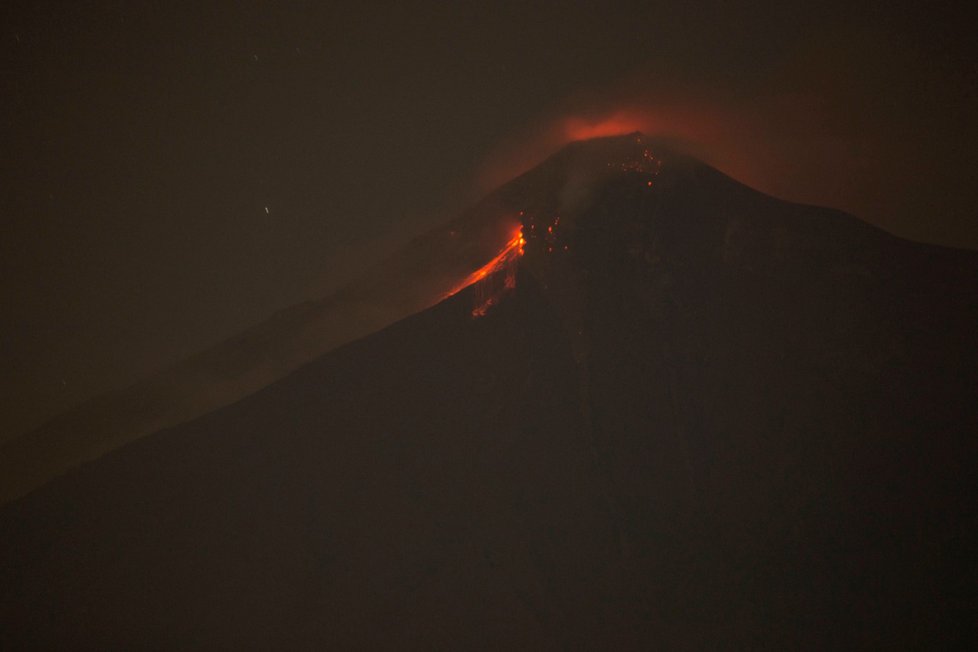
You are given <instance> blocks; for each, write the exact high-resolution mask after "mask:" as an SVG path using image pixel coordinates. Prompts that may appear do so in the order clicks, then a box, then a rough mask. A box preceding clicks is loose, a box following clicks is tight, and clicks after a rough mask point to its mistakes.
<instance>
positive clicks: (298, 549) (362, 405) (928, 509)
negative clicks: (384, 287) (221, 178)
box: [0, 134, 978, 650]
mask: <svg viewBox="0 0 978 652" xmlns="http://www.w3.org/2000/svg"><path fill="white" fill-rule="evenodd" d="M472 215H477V216H482V217H480V220H482V221H481V222H479V223H480V224H485V225H490V224H491V225H496V226H492V227H491V228H490V227H489V226H486V227H485V228H486V229H487V231H486V232H492V233H494V234H496V235H494V237H495V238H496V249H497V250H496V251H495V252H493V253H492V254H491V255H486V256H483V257H482V259H480V262H479V265H487V267H484V268H483V269H484V272H485V273H483V274H480V273H479V271H478V265H475V266H472V267H471V268H470V269H469V272H468V276H465V275H463V278H465V279H467V282H470V283H469V284H468V285H467V286H466V287H464V288H462V289H459V288H457V287H452V285H451V284H450V283H449V284H447V285H446V287H445V291H444V294H445V295H446V296H447V298H445V299H444V300H443V301H441V302H440V303H437V305H434V306H432V307H430V308H427V309H425V310H423V311H421V312H418V313H417V314H414V315H412V316H410V317H407V318H405V319H402V320H400V321H398V322H396V323H394V324H392V325H390V326H388V327H387V328H384V329H383V330H380V331H379V332H376V333H373V334H371V335H368V336H367V337H363V338H360V339H357V340H355V341H353V342H350V343H348V344H346V345H344V346H341V347H340V348H337V349H335V350H332V351H329V352H327V353H325V354H323V355H319V356H318V357H315V358H314V359H312V360H311V361H309V362H308V363H307V364H305V365H303V366H301V367H300V368H298V369H297V370H295V371H292V372H291V373H288V374H287V375H285V376H284V377H283V378H281V379H279V380H277V381H276V382H273V383H271V384H269V385H267V386H265V387H263V388H261V389H260V390H259V391H257V392H255V393H253V394H250V395H249V396H246V397H244V398H242V399H241V400H239V401H237V402H234V403H232V404H230V405H226V406H224V407H221V408H220V409H217V410H214V411H211V412H208V413H206V414H203V415H201V416H199V417H197V418H195V419H192V420H190V421H187V422H185V423H182V424H178V425H175V426H173V427H169V428H166V429H163V430H160V431H158V432H155V433H153V434H151V435H148V436H145V437H143V438H141V439H138V440H136V441H132V442H131V443H128V444H127V445H125V446H122V447H121V448H118V449H117V450H115V451H113V452H111V453H109V454H107V455H104V456H102V457H100V458H99V459H97V460H95V461H92V462H90V463H88V464H85V465H83V466H80V467H78V468H75V469H73V470H71V471H69V472H68V473H66V474H65V475H63V476H61V477H58V478H57V479H55V480H53V481H50V482H48V483H46V484H45V485H44V486H42V487H40V488H38V489H36V490H34V491H33V492H31V493H29V494H27V495H26V496H23V497H21V498H19V499H17V500H15V501H13V502H10V503H8V504H7V505H5V506H4V507H3V508H2V509H0V648H2V649H4V650H20V649H145V648H154V649H324V648H328V649H403V648H419V649H534V650H543V649H571V648H572V649H649V648H655V647H661V648H665V649H718V648H719V649H727V648H747V647H749V648H774V649H795V648H816V649H851V648H881V647H895V648H920V647H928V648H930V647H937V648H957V647H964V646H965V645H969V644H970V643H973V642H974V635H975V632H974V627H975V626H974V623H975V622H976V619H975V605H976V594H975V587H976V586H978V572H976V568H975V562H974V556H973V551H974V550H975V545H976V543H978V541H976V536H975V535H976V530H978V522H976V516H975V510H974V496H975V489H976V487H975V471H976V462H978V455H976V453H978V444H976V433H978V401H976V400H975V397H976V396H978V350H976V347H975V346H974V334H975V332H976V327H978V254H976V253H974V252H970V251H960V250H953V249H947V248H941V247H935V246H929V245H922V244H917V243H913V242H909V241H905V240H901V239H899V238H896V237H893V236H891V235H889V234H887V233H885V232H883V231H880V230H878V229H876V228H874V227H871V226H869V225H867V224H865V223H863V222H860V221H859V220H857V219H856V218H854V217H852V216H849V215H846V214H844V213H841V212H838V211H834V210H829V209H823V208H817V207H812V206H803V205H797V204H790V203H786V202H783V201H780V200H777V199H774V198H771V197H768V196H765V195H762V194H760V193H757V192H755V191H753V190H751V189H750V188H747V187H745V186H743V185H741V184H739V183H737V182H736V181H734V180H732V179H730V178H728V177H726V176H725V175H723V174H722V173H721V172H719V171H717V170H715V169H712V168H710V167H709V166H706V165H704V164H702V163H699V162H697V161H695V160H692V159H689V158H686V157H684V156H682V155H680V154H676V153H673V152H670V151H669V150H668V148H667V147H666V146H665V145H663V144H659V143H657V142H656V141H654V140H651V139H649V138H647V137H645V136H643V135H641V134H630V135H627V136H620V137H612V138H602V139H595V140H590V141H584V142H578V143H573V144H571V145H569V146H568V147H566V148H565V149H563V150H561V151H560V152H558V153H557V154H555V155H554V156H552V157H551V158H550V159H548V160H547V161H545V162H544V163H543V164H541V165H540V166H539V167H537V168H535V169H533V170H531V171H529V172H527V173H526V174H524V175H522V176H520V177H518V178H517V179H515V180H513V181H512V182H510V183H509V184H506V185H505V186H503V187H502V188H500V189H499V190H497V191H496V192H494V193H493V194H492V195H490V196H489V197H488V198H487V199H486V200H484V201H483V202H482V203H480V204H479V205H478V206H477V207H475V208H474V209H473V211H472V212H471V213H470V214H469V217H468V218H466V219H473V218H471V216H472ZM490 218H491V219H490ZM465 223H466V224H470V223H473V222H465ZM459 224H462V222H456V223H455V226H454V227H452V228H451V229H448V230H446V232H445V233H446V238H448V237H450V236H449V235H448V233H449V232H450V231H451V230H454V229H455V228H456V227H458V226H459ZM497 227H498V228H497ZM514 243H516V244H515V245H514ZM436 244H437V243H433V244H432V245H431V246H432V247H433V248H437V247H436ZM473 270H475V271H473ZM229 346H230V347H231V349H233V346H231V345H229Z"/></svg>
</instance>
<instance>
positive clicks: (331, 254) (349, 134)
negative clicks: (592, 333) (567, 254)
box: [0, 1, 978, 439]
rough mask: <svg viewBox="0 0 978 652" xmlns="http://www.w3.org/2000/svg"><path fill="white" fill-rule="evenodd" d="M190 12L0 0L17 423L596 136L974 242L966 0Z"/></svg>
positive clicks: (292, 294) (915, 235)
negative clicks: (616, 132) (648, 134)
mask: <svg viewBox="0 0 978 652" xmlns="http://www.w3.org/2000/svg"><path fill="white" fill-rule="evenodd" d="M201 4H203V5H204V6H203V7H199V6H197V4H196V3H186V4H185V5H183V4H181V5H180V7H179V8H177V3H136V2H64V3H50V2H36V1H31V2H15V1H8V2H4V3H3V8H2V9H0V28H2V31H0V42H2V58H0V129H2V131H0V142H2V146H3V152H4V156H3V158H2V163H0V164H2V166H3V173H2V174H3V183H2V188H3V202H2V204H0V226H2V231H0V301H2V306H3V310H2V312H0V373H2V376H0V392H2V395H3V402H2V405H3V409H2V410H0V419H2V420H0V439H6V438H9V437H10V436H13V435H15V434H17V433H18V432H21V431H23V430H25V429H27V428H29V427H31V426H34V425H37V424H38V423H39V422H40V421H43V420H44V419H46V418H49V417H50V416H52V415H53V414H55V413H56V412H58V411H59V410H61V409H64V408H66V407H68V406H70V405H73V404H76V403H78V402H79V401H81V400H84V399H86V398H89V397H91V396H94V395H96V394H99V393H102V392H104V391H107V390H109V389H112V388H118V387H121V386H125V385H127V384H129V383H130V382H132V381H134V380H136V379H137V378H140V377H142V376H145V375H146V374H148V373H151V372H153V371H154V370H157V369H159V368H161V367H163V366H166V365H168V364H171V363H173V362H175V361H177V360H179V359H181V358H184V357H186V356H188V355H190V354H192V353H194V352H196V351H198V350H200V349H202V348H203V347H205V346H207V345H210V344H213V343H216V342H218V341H220V340H222V339H224V338H226V337H228V336H230V335H232V334H234V333H236V332H238V331H240V330H242V329H243V328H245V327H248V326H250V325H253V324H255V323H257V322H259V321H261V320H262V319H264V318H265V317H267V316H268V315H269V314H271V313H272V312H274V311H275V310H278V309H281V308H284V307H286V306H289V305H291V304H293V303H296V302H298V301H301V300H305V299H311V298H316V297H320V296H322V295H323V294H325V293H326V292H328V291H329V289H330V288H334V287H336V286H337V285H338V284H340V283H342V282H343V281H344V280H347V279H349V278H351V277H352V276H354V275H355V274H356V273H357V271H359V270H362V269H364V268H365V267H366V266H368V265H370V264H371V263H373V262H376V261H377V260H378V259H380V258H381V257H382V256H384V255H385V254H387V253H389V252H390V251H392V250H393V248H395V247H396V246H397V245H398V243H401V242H403V241H405V240H406V239H407V238H409V237H411V236H413V235H416V234H418V233H420V232H422V231H423V230H424V229H426V228H428V227H431V226H433V225H436V224H438V223H440V222H443V221H444V220H446V219H447V218H448V217H449V216H450V215H451V214H452V213H453V212H454V211H455V210H458V209H460V208H462V207H464V206H465V205H466V204H467V203H468V202H471V201H472V200H473V199H475V198H476V197H477V196H478V194H479V193H480V192H481V191H484V190H486V189H487V188H488V187H491V186H492V185H493V184H494V183H495V182H498V181H502V180H504V179H505V178H506V177H508V176H511V175H513V174H516V173H518V172H520V171H521V169H522V168H525V167H526V166H527V165H530V164H532V163H534V162H535V161H537V160H539V159H540V158H541V157H543V156H545V155H546V154H547V153H549V152H550V151H553V149H555V148H556V147H559V145H560V144H561V143H562V142H565V141H566V140H567V139H568V138H570V137H573V136H574V135H580V134H586V133H589V130H592V131H600V130H601V128H603V127H602V125H608V124H619V123H620V124H621V126H622V127H632V126H635V125H634V124H633V123H638V126H641V127H642V128H643V129H644V130H646V131H657V132H659V133H660V135H664V136H667V137H674V138H677V139H679V140H682V141H684V142H686V143H687V144H688V145H689V147H690V149H691V150H692V151H695V152H696V153H697V154H698V155H699V156H701V157H702V158H704V159H705V160H707V161H708V162H711V163H713V164H715V165H717V166H718V167H720V168H721V169H723V170H725V171H727V172H729V173H730V174H732V175H733V176H735V177H736V178H738V179H741V180H743V181H745V182H747V183H749V184H750V185H753V186H755V187H758V188H759V189H761V190H765V191H767V192H771V193H773V194H776V195H778V196H782V197H785V198H789V199H794V200H799V201H806V202H811V203H818V204H822V205H827V206H833V207H838V208H842V209H845V210H848V211H850V212H853V213H854V214H856V215H857V216H859V217H861V218H862V219H865V220H867V221H869V222H872V223H874V224H877V225H879V226H881V227H883V228H885V229H887V230H889V231H891V232H893V233H895V234H897V235H901V236H904V237H908V238H911V239H915V240H923V241H927V242H933V243H938V244H943V245H949V246H956V247H967V248H978V225H976V221H975V219H974V217H975V211H974V206H975V201H976V199H978V196H976V195H978V190H976V188H978V184H976V183H975V178H976V172H978V165H976V162H975V154H974V152H975V146H976V145H978V136H976V129H978V128H976V126H975V116H976V115H978V99H976V88H978V73H976V64H975V61H976V60H978V59H976V57H975V53H974V51H973V49H974V48H973V46H972V45H971V44H970V42H971V40H973V33H972V32H973V23H972V22H971V21H968V20H967V19H966V11H967V10H966V8H964V7H962V10H961V11H960V12H958V13H957V14H955V13H954V12H950V11H945V10H940V11H936V10H933V9H931V8H930V7H927V6H924V5H923V4H921V7H920V8H919V9H916V10H913V11H903V10H896V9H894V8H892V7H890V5H889V4H888V3H878V6H877V7H875V8H873V7H872V6H870V5H863V4H859V3H853V2H838V3H825V2H819V3H812V4H811V5H800V4H795V3H791V2H776V3H768V4H766V5H763V6H762V5H750V6H746V5H735V4H734V3H724V2H700V3H694V4H695V9H693V8H690V7H689V6H684V5H685V4H690V3H675V4H665V3H636V4H634V5H632V4H629V3H608V2H573V3H568V2H550V3H525V2H515V3H466V4H461V3H458V4H452V3H430V4H429V5H427V6H417V5H409V3H391V4H378V3H361V2H356V3H350V4H349V5H347V6H343V5H342V4H341V3H334V2H310V3H307V4H296V5H289V8H284V5H285V3H257V2H205V3H201ZM962 4H964V3H962ZM469 5H471V6H469ZM935 11H936V12H935ZM592 127H593V129H591V128H592Z"/></svg>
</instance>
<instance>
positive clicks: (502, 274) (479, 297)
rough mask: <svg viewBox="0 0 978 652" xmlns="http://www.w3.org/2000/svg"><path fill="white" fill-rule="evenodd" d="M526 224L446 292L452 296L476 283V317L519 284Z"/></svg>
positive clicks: (473, 312) (518, 227) (474, 311)
mask: <svg viewBox="0 0 978 652" xmlns="http://www.w3.org/2000/svg"><path fill="white" fill-rule="evenodd" d="M525 244H526V240H524V239H523V227H522V225H519V226H517V227H516V231H515V233H514V234H513V236H512V237H511V238H510V239H509V240H508V241H507V242H506V245H505V246H504V247H503V249H502V251H500V252H499V253H498V254H496V256H495V257H494V258H493V259H492V260H490V261H489V262H488V263H486V264H485V265H483V266H482V267H480V268H479V269H477V270H475V271H474V272H472V273H471V274H469V275H468V276H467V277H465V280H464V281H462V282H461V283H459V284H458V285H457V286H456V287H455V288H454V289H453V290H452V291H451V292H449V293H448V294H447V295H446V296H448V297H450V296H452V295H454V294H457V293H458V292H460V291H462V290H463V289H465V288H467V287H469V286H470V285H474V286H475V288H474V295H473V296H474V304H475V305H474V307H473V308H472V316H473V317H482V316H483V315H485V314H486V313H487V312H488V311H489V309H490V308H491V307H492V306H494V305H496V304H497V303H499V301H500V300H501V299H502V298H503V296H505V295H506V294H507V293H509V292H510V291H511V290H513V289H514V288H516V269H517V267H518V263H519V259H520V256H522V255H523V245H525Z"/></svg>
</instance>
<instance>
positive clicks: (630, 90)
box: [478, 29, 978, 248]
mask: <svg viewBox="0 0 978 652" xmlns="http://www.w3.org/2000/svg"><path fill="white" fill-rule="evenodd" d="M971 82H972V80H969V79H968V78H967V76H966V75H965V74H963V73H962V72H961V69H960V68H955V67H954V66H952V65H950V64H948V63H947V62H945V61H943V60H940V59H937V58H934V57H933V56H927V55H925V54H923V53H921V52H920V51H919V50H915V49H914V48H913V47H912V46H910V45H908V44H906V43H903V42H899V41H898V40H896V39H895V38H894V37H892V36H890V35H888V34H886V33H884V32H882V31H880V30H875V29H868V30H867V29H853V30H850V31H847V32H845V33H840V34H836V35H834V36H824V37H822V38H820V39H819V40H817V41H812V42H808V43H805V44H801V45H799V46H798V48H797V49H796V51H795V52H794V54H793V55H792V56H790V57H788V58H785V59H784V60H782V61H780V62H779V63H778V64H777V65H775V66H773V67H770V68H768V69H766V70H765V71H763V73H758V74H755V75H754V76H753V77H750V78H749V79H746V80H744V79H741V80H739V81H730V80H728V79H710V78H708V77H707V76H706V75H699V76H696V75H686V76H683V75H677V74H675V73H673V72H671V71H670V70H669V69H668V62H664V63H663V62H653V63H652V64H649V65H647V66H645V67H643V68H642V69H640V70H636V71H633V72H632V73H630V74H628V75H626V76H624V77H623V78H622V79H620V80H617V81H615V82H614V83H611V84H607V85H603V86H600V87H594V88H590V89H585V90H583V91H580V92H578V93H576V94H575V95H574V96H572V97H569V98H565V99H564V100H563V101H561V102H560V103H559V104H557V105H556V106H554V107H553V109H552V111H551V112H549V114H547V115H545V116H542V117H540V118H539V119H537V120H536V121H534V122H533V123H531V124H529V125H527V126H526V127H525V128H524V129H522V130H520V131H519V132H517V133H515V134H514V135H512V136H511V137H510V138H508V139H506V140H505V141H503V142H502V143H500V145H499V146H498V147H497V148H496V149H495V150H494V151H493V152H492V153H491V154H490V155H489V156H488V157H487V159H486V162H485V163H484V165H483V167H482V170H481V173H480V175H479V178H478V185H479V187H480V188H481V189H483V190H487V189H489V188H491V187H494V186H496V185H498V184H499V183H501V182H503V181H505V180H506V179H508V178H511V177H513V176H514V175H515V174H517V173H519V172H521V171H523V170H525V169H528V168H529V167H531V166H533V165H535V164H536V163H538V162H539V161H540V160H542V159H543V158H545V157H546V156H547V155H549V154H550V153H552V152H554V151H556V150H557V149H559V148H560V147H561V146H563V145H564V144H566V143H567V142H570V141H573V140H582V139H587V138H592V137H597V136H608V135H614V134H623V133H629V132H632V131H642V132H644V133H646V134H648V135H649V136H652V137H656V138H659V139H665V140H668V141H669V142H670V143H672V144H674V146H675V148H676V149H678V150H679V151H682V152H683V153H686V154H689V155H691V156H694V157H696V158H699V159H701V160H703V161H705V162H706V163H709V164H711V165H713V166H714V167H716V168H718V169H720V170H721V171H723V172H725V173H727V174H729V175H730V176H732V177H734V178H736V179H738V180H739V181H741V182H743V183H745V184H747V185H749V186H751V187H754V188H756V189H758V190H761V191H763V192H766V193H768V194H771V195H773V196H776V197H779V198H782V199H786V200H790V201H795V202H800V203H807V204H817V205H822V206H829V207H833V208H839V209H841V210H844V211H846V212H849V213H852V214H854V215H856V216H857V217H859V218H861V219H864V220H866V221H869V222H871V223H873V224H875V225H877V226H880V227H882V228H884V229H886V230H888V231H890V232H892V233H894V234H896V235H899V236H902V237H906V238H909V239H913V240H920V241H925V242H933V243H938V244H944V245H950V246H959V247H966V248H978V233H976V232H975V230H974V226H973V220H972V215H973V212H974V209H973V207H974V205H975V204H976V202H978V190H976V189H975V186H974V184H973V183H972V182H971V180H972V179H974V178H975V176H976V175H978V165H976V163H975V159H974V157H973V156H972V155H971V154H970V153H969V152H970V151H971V147H970V145H969V144H971V145H973V144H975V143H976V142H978V129H976V126H975V123H974V121H973V120H972V119H971V118H970V117H969V116H973V115H975V114H976V113H978V100H976V96H975V94H974V92H973V88H974V85H973V84H972V83H971ZM582 188H586V184H581V185H580V186H579V187H578V188H576V189H575V190H574V192H569V193H568V201H572V202H573V201H579V200H580V199H581V193H585V192H586V191H585V190H582ZM934 214H937V215H939V216H940V220H939V221H940V223H939V224H936V223H935V222H934V221H932V220H931V219H928V215H934Z"/></svg>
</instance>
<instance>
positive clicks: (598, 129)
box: [562, 112, 648, 142]
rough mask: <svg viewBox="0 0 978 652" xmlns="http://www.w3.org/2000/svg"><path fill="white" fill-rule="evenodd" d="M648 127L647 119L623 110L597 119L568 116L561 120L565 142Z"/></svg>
mask: <svg viewBox="0 0 978 652" xmlns="http://www.w3.org/2000/svg"><path fill="white" fill-rule="evenodd" d="M647 128H648V120H643V119H642V118H641V117H640V116H637V115H633V114H628V113H625V112H618V113H614V114H612V115H610V116H607V117H604V118H601V119H599V120H597V121H590V120H585V119H584V118H577V117H570V118H566V119H565V120H564V122H563V126H562V130H563V132H564V135H565V136H566V140H567V142H570V141H573V140H587V139H588V138H603V137H605V136H620V135H623V134H630V133H632V132H635V131H643V130H647Z"/></svg>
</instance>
